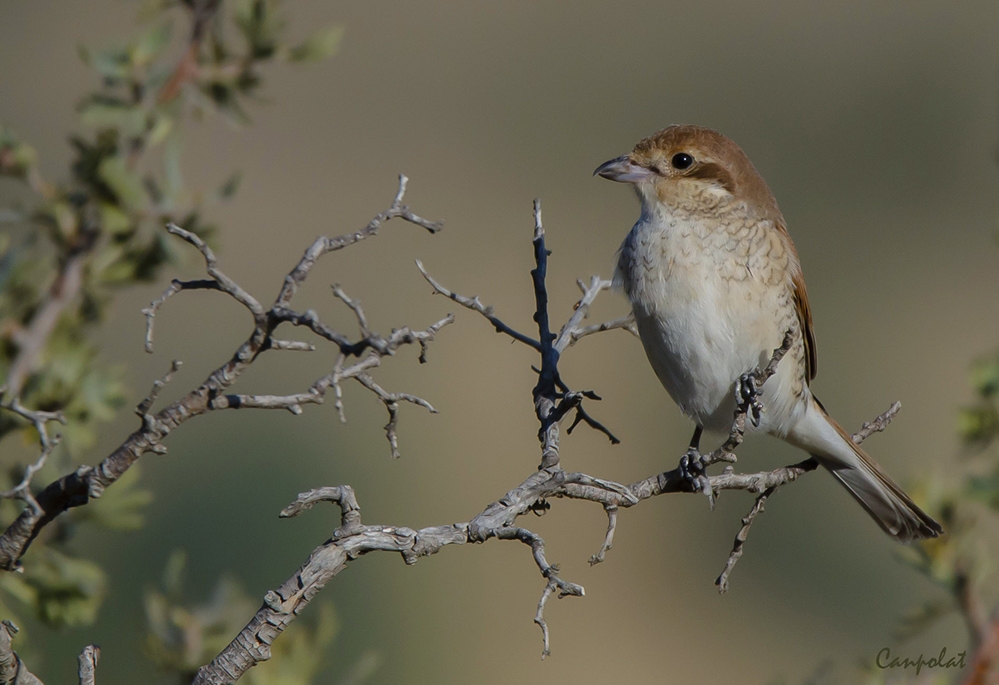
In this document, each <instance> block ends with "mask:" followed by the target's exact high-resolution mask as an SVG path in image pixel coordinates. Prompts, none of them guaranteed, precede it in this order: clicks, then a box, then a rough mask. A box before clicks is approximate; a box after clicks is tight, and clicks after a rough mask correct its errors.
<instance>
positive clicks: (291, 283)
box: [274, 174, 444, 308]
mask: <svg viewBox="0 0 999 685" xmlns="http://www.w3.org/2000/svg"><path fill="white" fill-rule="evenodd" d="M408 181H409V179H407V178H406V176H405V175H403V174H399V189H398V191H397V192H396V194H395V199H393V200H392V205H391V206H390V207H389V208H388V209H387V210H385V211H384V212H381V213H380V214H378V215H377V216H375V218H373V219H372V220H371V221H370V222H368V225H367V226H365V227H364V228H362V229H361V230H360V231H357V232H355V233H348V234H347V235H342V236H339V237H336V238H328V237H322V238H317V239H316V241H315V242H314V243H313V244H312V246H311V247H309V249H308V250H306V251H305V254H304V255H303V256H302V259H301V260H299V262H298V264H297V265H296V266H295V268H294V269H292V270H291V273H289V274H288V275H287V276H286V277H285V280H284V285H283V286H282V288H281V292H280V293H279V294H278V296H277V299H276V300H275V303H274V304H275V307H282V308H283V307H287V306H288V303H289V302H291V298H292V297H293V296H294V295H295V293H296V292H298V289H299V287H301V285H302V283H303V282H304V281H305V279H306V277H307V276H308V275H309V272H310V271H311V270H312V267H313V266H315V264H316V261H317V260H318V259H319V258H320V257H322V256H323V255H325V254H327V253H329V252H334V251H336V250H342V249H343V248H345V247H348V246H350V245H353V244H354V243H357V242H360V241H362V240H364V239H365V238H370V237H371V236H373V235H375V234H376V233H377V232H378V229H379V228H381V226H382V224H384V223H385V222H387V221H389V220H391V219H395V218H400V219H403V220H404V221H408V222H409V223H412V224H416V225H417V226H421V227H423V228H425V229H427V231H429V232H430V233H437V232H438V231H440V230H441V229H442V228H443V227H444V222H442V221H428V220H426V219H424V218H422V217H420V216H417V215H416V214H414V213H413V212H412V211H411V210H410V209H409V207H407V206H406V205H404V204H402V198H403V196H404V195H405V194H406V184H407V182H408Z"/></svg>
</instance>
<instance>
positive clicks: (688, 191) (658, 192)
mask: <svg viewBox="0 0 999 685" xmlns="http://www.w3.org/2000/svg"><path fill="white" fill-rule="evenodd" d="M593 173H594V175H599V176H603V177H604V178H608V179H610V180H612V181H618V182H620V183H631V184H633V185H634V187H635V190H636V192H637V193H638V196H639V198H641V200H642V204H643V206H644V207H645V208H646V209H653V208H656V206H657V205H658V207H659V208H660V209H667V210H674V211H675V210H684V211H687V212H692V213H698V212H701V211H716V210H717V208H718V207H719V206H720V205H729V204H731V203H733V202H734V203H737V204H742V205H745V206H746V208H747V209H748V210H749V211H750V212H751V213H753V214H755V215H757V216H758V217H760V218H770V217H771V215H774V214H776V215H779V210H778V209H777V202H776V201H775V200H774V197H773V194H772V193H771V192H770V189H769V188H768V187H767V184H766V182H765V181H764V180H763V178H762V177H761V176H760V175H759V173H757V171H756V169H755V167H753V163H752V162H750V161H749V158H748V157H747V156H746V154H745V153H744V152H743V151H742V150H741V149H740V148H739V146H738V145H736V144H735V143H733V142H732V141H731V140H729V139H728V138H726V137H725V136H723V135H722V134H720V133H718V132H717V131H713V130H712V129H710V128H704V127H701V126H689V125H682V124H678V125H674V126H670V127H668V128H665V129H663V130H662V131H660V132H659V133H656V134H655V135H653V136H650V137H649V138H646V139H645V140H643V141H641V142H639V143H638V145H636V146H635V149H634V150H632V151H631V152H630V153H628V154H626V155H623V156H621V157H617V158H615V159H612V160H610V161H608V162H604V163H603V164H601V165H600V166H599V167H597V169H596V171H594V172H593Z"/></svg>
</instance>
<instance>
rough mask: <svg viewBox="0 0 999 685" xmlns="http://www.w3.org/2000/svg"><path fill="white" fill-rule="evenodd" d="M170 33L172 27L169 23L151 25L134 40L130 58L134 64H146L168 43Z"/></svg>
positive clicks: (171, 32)
mask: <svg viewBox="0 0 999 685" xmlns="http://www.w3.org/2000/svg"><path fill="white" fill-rule="evenodd" d="M172 34H173V27H172V26H171V25H170V24H169V23H164V24H160V25H158V26H154V27H152V28H151V29H149V30H148V31H146V32H145V33H144V34H142V35H141V36H140V37H139V40H138V41H136V43H135V45H134V46H133V51H132V59H133V60H134V61H135V63H136V64H142V65H145V64H148V63H149V62H151V61H152V60H153V59H154V58H155V57H156V56H157V55H158V54H159V53H160V51H161V50H163V48H165V47H166V46H167V45H168V44H169V43H170V36H171V35H172Z"/></svg>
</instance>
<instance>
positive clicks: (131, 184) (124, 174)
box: [97, 157, 146, 209]
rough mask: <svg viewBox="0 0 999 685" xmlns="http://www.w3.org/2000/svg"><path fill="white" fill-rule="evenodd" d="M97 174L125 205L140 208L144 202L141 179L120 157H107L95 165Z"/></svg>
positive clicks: (144, 194) (144, 195)
mask: <svg viewBox="0 0 999 685" xmlns="http://www.w3.org/2000/svg"><path fill="white" fill-rule="evenodd" d="M97 176H98V178H100V179H101V181H103V182H104V184H105V185H107V186H108V188H110V189H111V192H113V193H114V194H115V196H116V197H117V198H118V200H119V201H121V203H122V204H123V205H125V206H126V207H131V208H134V209H141V208H142V207H143V205H145V202H146V191H145V189H144V188H143V187H142V180H141V179H140V178H139V176H138V175H137V174H136V173H134V172H133V171H131V170H130V169H129V168H128V167H127V166H126V165H125V160H123V159H122V158H121V157H107V158H105V159H103V160H102V161H101V163H100V165H99V166H98V167H97Z"/></svg>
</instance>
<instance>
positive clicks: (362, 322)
mask: <svg viewBox="0 0 999 685" xmlns="http://www.w3.org/2000/svg"><path fill="white" fill-rule="evenodd" d="M333 295H334V296H335V297H336V298H337V299H339V300H341V301H342V302H343V303H344V304H345V305H347V306H348V307H349V308H350V310H351V311H352V312H354V316H356V317H357V325H358V327H360V329H361V336H362V337H365V338H366V337H368V333H369V332H368V320H367V319H366V318H365V317H364V310H363V309H361V303H360V302H356V301H354V300H352V299H350V298H349V297H347V293H345V292H344V291H343V289H342V288H341V287H340V284H339V283H334V284H333Z"/></svg>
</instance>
